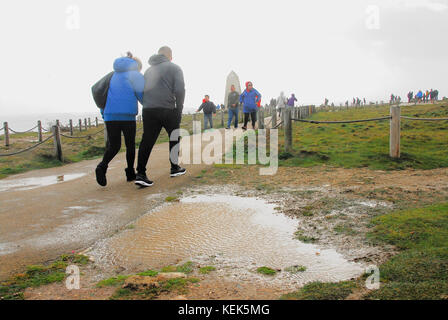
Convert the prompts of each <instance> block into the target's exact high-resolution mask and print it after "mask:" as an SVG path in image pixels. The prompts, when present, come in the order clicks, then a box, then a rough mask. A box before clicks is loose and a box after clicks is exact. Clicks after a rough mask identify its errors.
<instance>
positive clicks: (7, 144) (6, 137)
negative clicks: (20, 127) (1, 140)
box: [3, 122, 9, 147]
mask: <svg viewBox="0 0 448 320" xmlns="http://www.w3.org/2000/svg"><path fill="white" fill-rule="evenodd" d="M3 131H4V132H5V146H6V147H9V127H8V122H3Z"/></svg>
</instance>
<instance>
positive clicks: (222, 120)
mask: <svg viewBox="0 0 448 320" xmlns="http://www.w3.org/2000/svg"><path fill="white" fill-rule="evenodd" d="M221 127H224V110H221Z"/></svg>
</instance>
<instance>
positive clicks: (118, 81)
mask: <svg viewBox="0 0 448 320" xmlns="http://www.w3.org/2000/svg"><path fill="white" fill-rule="evenodd" d="M141 70H142V63H141V61H140V60H139V59H138V58H136V57H133V55H132V53H130V52H128V54H127V57H123V58H118V59H116V60H115V62H114V71H115V72H114V74H113V76H112V78H111V80H110V84H109V91H108V94H107V102H106V106H105V108H104V109H101V114H102V115H103V118H104V123H105V125H106V130H107V146H106V150H105V152H104V156H103V160H102V161H101V162H100V163H99V164H98V166H97V167H96V170H95V174H96V181H97V182H98V184H99V185H101V186H106V185H107V179H106V172H107V168H108V165H109V162H110V161H111V160H112V159H113V158H114V157H115V156H116V155H117V153H118V152H119V151H120V148H121V133H122V132H123V135H124V142H125V144H126V162H127V168H126V169H125V172H126V177H127V181H134V180H135V178H136V175H135V170H134V161H135V133H136V122H135V116H136V115H137V114H138V102H137V100H138V101H140V103H142V101H143V87H144V84H145V80H144V78H143V75H142V74H141V73H140V71H141Z"/></svg>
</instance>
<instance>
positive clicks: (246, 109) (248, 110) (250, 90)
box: [240, 81, 261, 130]
mask: <svg viewBox="0 0 448 320" xmlns="http://www.w3.org/2000/svg"><path fill="white" fill-rule="evenodd" d="M260 101H261V94H260V93H259V92H258V91H257V90H256V89H255V88H254V87H253V84H252V82H250V81H248V82H246V90H244V91H243V93H242V94H241V95H240V102H241V103H242V104H243V113H244V125H243V127H242V129H243V130H247V123H248V122H249V116H250V118H251V120H252V128H253V129H255V122H256V121H257V111H258V106H257V103H258V102H260Z"/></svg>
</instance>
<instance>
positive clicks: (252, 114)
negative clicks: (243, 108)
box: [244, 111, 257, 129]
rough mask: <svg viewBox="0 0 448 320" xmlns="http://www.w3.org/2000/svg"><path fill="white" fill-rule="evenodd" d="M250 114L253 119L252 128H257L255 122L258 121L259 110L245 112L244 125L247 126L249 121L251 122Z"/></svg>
mask: <svg viewBox="0 0 448 320" xmlns="http://www.w3.org/2000/svg"><path fill="white" fill-rule="evenodd" d="M249 116H250V118H251V120H252V128H254V129H255V122H256V121H257V111H252V112H251V113H244V127H245V128H247V123H248V122H249Z"/></svg>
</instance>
